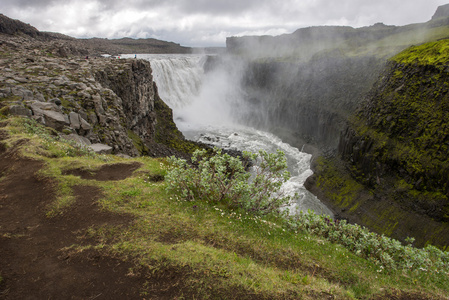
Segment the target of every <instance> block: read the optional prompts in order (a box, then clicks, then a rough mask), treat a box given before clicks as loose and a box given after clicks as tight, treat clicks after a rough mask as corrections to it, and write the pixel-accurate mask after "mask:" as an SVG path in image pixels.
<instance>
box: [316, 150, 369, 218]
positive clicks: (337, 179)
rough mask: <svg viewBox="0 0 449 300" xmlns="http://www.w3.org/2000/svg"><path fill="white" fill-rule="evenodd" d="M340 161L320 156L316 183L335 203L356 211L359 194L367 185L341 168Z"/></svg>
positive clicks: (317, 162) (317, 164)
mask: <svg viewBox="0 0 449 300" xmlns="http://www.w3.org/2000/svg"><path fill="white" fill-rule="evenodd" d="M340 167H341V166H338V162H337V161H335V160H328V159H325V158H323V157H319V158H318V159H317V161H316V173H317V175H318V178H317V181H316V185H317V186H318V187H320V188H321V189H322V190H323V191H325V193H326V197H327V198H329V199H330V200H331V201H332V202H333V204H334V205H336V206H338V207H339V208H345V209H346V208H348V209H349V210H350V211H355V210H356V209H357V207H358V206H359V205H360V202H359V199H358V196H359V194H360V192H362V191H363V190H364V189H365V187H364V186H363V185H361V184H360V183H358V182H357V181H355V180H354V179H353V178H352V177H351V176H350V175H349V174H348V173H345V172H342V171H341V170H340Z"/></svg>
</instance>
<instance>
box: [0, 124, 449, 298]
mask: <svg viewBox="0 0 449 300" xmlns="http://www.w3.org/2000/svg"><path fill="white" fill-rule="evenodd" d="M0 127H1V128H0V133H1V134H0V138H1V143H0V155H1V159H2V161H3V162H4V163H5V162H8V161H10V163H11V164H13V163H14V162H15V161H20V160H27V161H28V160H30V159H31V160H32V161H37V162H41V163H42V168H41V169H40V171H38V173H37V174H38V175H37V176H38V177H39V180H41V181H42V182H46V183H49V184H48V190H47V193H48V198H49V199H50V200H51V201H50V202H49V203H48V205H47V206H45V208H44V209H43V211H42V212H41V213H42V214H43V215H44V216H45V217H44V218H43V221H42V222H43V223H46V222H49V223H50V224H51V223H54V222H58V221H61V222H63V223H66V225H65V226H69V225H68V224H70V217H69V216H71V212H73V211H74V210H76V209H79V207H80V205H81V204H80V201H81V200H80V198H79V197H77V196H76V194H77V193H79V192H80V190H92V189H93V190H97V191H99V194H98V195H97V197H94V199H92V201H93V203H94V204H95V205H98V206H99V210H100V212H101V213H102V214H106V213H112V214H114V215H115V216H116V217H114V218H110V219H108V222H104V223H101V224H96V223H95V224H94V225H92V226H88V227H85V228H78V230H77V231H76V241H75V242H73V243H67V244H65V245H59V246H56V245H55V247H58V249H57V252H58V253H59V255H60V256H61V257H65V259H67V261H70V262H71V263H72V264H73V261H77V260H80V261H86V260H87V261H88V262H89V263H90V264H97V262H98V261H101V260H102V259H106V258H109V259H111V258H113V259H114V260H118V261H122V262H123V263H126V264H128V265H129V268H128V271H127V273H126V274H122V275H121V276H123V280H124V281H125V280H127V278H128V279H129V278H140V279H141V280H140V281H138V286H137V287H136V286H129V287H128V288H129V289H132V288H137V290H138V291H139V293H140V295H141V296H142V297H143V298H151V297H158V299H175V298H184V299H198V298H199V299H384V298H391V299H393V298H394V299H408V298H413V299H444V298H445V295H447V294H448V293H449V280H448V276H449V269H448V268H447V262H448V261H447V260H448V257H445V258H444V257H443V258H441V257H439V256H440V255H442V254H441V253H439V252H435V251H436V250H432V251H434V252H432V253H433V254H432V255H430V256H426V255H427V254H424V252H419V251H418V250H417V249H414V248H412V247H408V246H407V247H403V246H400V244H397V243H395V242H394V241H389V240H387V239H385V238H384V237H381V236H377V235H373V234H371V233H368V232H365V231H364V230H362V229H361V228H359V227H354V226H352V225H351V226H349V225H345V224H339V223H334V222H332V221H329V220H327V219H317V218H313V217H306V216H302V217H301V218H298V219H296V220H294V219H292V220H290V221H286V220H284V219H278V218H276V217H270V216H267V217H261V216H258V215H255V214H254V215H253V214H248V213H246V212H243V211H230V210H226V209H225V208H224V207H221V206H220V205H216V204H215V205H213V204H210V203H206V202H203V201H200V200H198V201H193V202H186V201H183V199H181V198H180V197H179V196H177V195H175V194H171V193H169V192H167V191H166V183H165V182H164V175H165V174H166V172H167V170H168V168H169V166H168V165H167V162H166V160H165V159H153V158H149V157H140V158H135V159H123V158H119V157H116V156H110V155H96V154H93V153H91V152H89V151H87V150H86V149H83V148H79V147H77V146H75V145H73V144H70V143H66V142H64V141H59V140H58V138H57V137H56V136H54V135H52V132H51V131H48V130H47V129H45V128H43V127H41V126H40V125H37V124H35V123H34V122H32V121H29V120H27V119H19V118H10V119H5V120H3V121H1V126H0ZM8 166H9V167H8ZM11 166H12V165H7V167H6V168H4V169H2V177H1V179H2V180H1V181H0V189H2V188H3V191H4V192H5V193H4V195H10V194H8V193H9V192H10V191H8V190H6V183H7V182H8V180H9V178H10V176H13V173H14V172H13V170H12V169H11V168H10V167H11ZM114 166H118V167H119V169H120V173H121V177H120V178H118V177H117V178H114V177H113V176H112V170H113V169H114ZM14 168H15V170H16V171H17V170H18V169H17V167H14ZM128 169H129V170H130V172H127V170H128ZM108 170H109V171H108ZM50 183H51V184H50ZM51 195H54V197H50V196H51ZM33 197H34V196H33ZM33 197H32V198H33ZM8 199H13V196H5V197H3V198H0V201H1V204H2V205H5V207H6V206H8V205H12V204H11V203H9V202H8ZM32 200H33V199H29V201H30V203H31V202H32ZM85 200H86V199H84V201H85ZM92 205H93V204H92ZM29 209H30V210H33V209H34V208H33V207H29ZM124 216H126V219H127V220H128V222H124V223H123V222H120V220H121V219H123V218H125V217H124ZM0 225H1V227H0V230H1V231H0V233H1V235H0V240H1V241H2V243H0V245H6V244H20V242H23V241H24V239H25V240H26V236H27V234H25V235H24V234H20V232H17V231H14V232H11V231H8V228H9V227H8V226H6V225H5V224H0ZM41 226H42V227H45V224H41ZM348 226H349V227H348ZM343 228H346V229H345V230H346V231H345V233H344V234H341V236H340V237H338V236H339V232H340V233H343ZM69 230H70V228H69ZM348 230H349V231H348ZM352 236H356V237H357V238H356V239H354V240H353V241H352V242H351V241H350V239H351V237H352ZM330 240H333V241H334V242H330ZM370 240H371V241H370ZM373 241H377V242H376V243H377V245H378V246H377V247H380V246H379V245H387V244H388V245H390V246H388V247H386V248H385V249H381V248H376V249H375V251H371V250H372V249H371V250H369V249H368V248H373V249H374V248H375V246H373V245H374V244H372V242H373ZM384 242H385V243H386V244H383V243H384ZM45 243H50V245H51V244H52V243H56V241H51V240H50V241H47V240H42V241H41V244H45ZM363 243H365V246H363V245H362V244H363ZM366 245H369V247H366ZM393 247H395V248H396V250H394V251H396V252H389V251H390V250H391V249H392V248H393ZM388 248H390V249H388ZM400 249H402V250H400ZM0 251H3V249H2V248H1V247H0ZM416 251H418V252H416ZM375 252H377V253H378V254H382V255H383V256H385V257H383V258H380V256H376V255H377V254H376V253H375ZM399 252H400V253H402V254H401V255H402V256H401V257H402V258H399V256H395V255H394V254H392V256H391V257H389V258H388V257H386V255H387V256H388V254H384V253H399ZM0 253H4V252H0ZM407 253H409V254H407ZM429 253H430V252H429ZM407 255H409V256H410V257H413V259H410V260H408V261H409V265H407V266H406V265H405V264H403V263H402V262H400V260H401V259H404V261H405V257H407ZM421 255H422V257H423V259H422V261H423V262H424V261H425V260H428V262H431V264H427V265H426V266H429V267H427V268H424V267H422V266H423V265H421V264H420V263H418V260H419V257H420V256H421ZM58 257H59V256H58ZM92 257H94V258H95V259H92ZM376 257H377V258H376ZM415 258H418V260H416V259H415ZM442 259H443V260H442ZM395 261H396V262H397V263H396V262H395ZM67 263H69V262H67ZM30 264H31V262H30ZM64 264H65V263H64ZM444 265H446V267H444ZM2 266H3V265H2V264H0V267H1V269H0V275H1V279H0V280H1V281H0V295H6V297H8V296H10V297H12V298H14V296H15V295H14V292H15V290H14V288H13V289H11V285H12V284H13V283H12V281H11V280H12V278H13V277H14V276H17V275H14V271H11V270H10V269H8V268H5V267H2ZM98 266H99V267H98V268H100V266H101V264H98ZM27 267H28V266H27V260H26V259H23V265H22V268H23V270H25V273H24V275H22V276H23V278H22V279H21V280H22V281H20V282H22V284H24V285H26V284H27V281H26V280H27V279H26V270H27ZM54 268H57V266H54ZM100 270H101V269H100ZM52 272H53V273H57V272H56V271H55V270H53V271H52ZM104 273H105V272H103V273H102V274H104ZM21 274H22V273H21ZM61 280H62V279H61ZM41 287H42V289H43V288H44V287H45V284H44V283H42V284H41ZM79 288H80V289H81V290H82V289H83V287H82V286H80V287H79ZM84 288H86V289H87V287H84ZM113 288H114V284H112V283H111V284H110V286H108V288H107V289H111V290H112V289H113ZM103 292H104V291H103ZM100 293H101V290H100ZM47 296H48V295H47ZM53 296H54V295H53Z"/></svg>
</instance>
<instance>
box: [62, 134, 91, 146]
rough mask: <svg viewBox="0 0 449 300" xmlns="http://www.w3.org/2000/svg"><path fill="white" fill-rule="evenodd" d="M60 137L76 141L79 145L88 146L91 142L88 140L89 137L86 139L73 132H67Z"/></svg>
mask: <svg viewBox="0 0 449 300" xmlns="http://www.w3.org/2000/svg"><path fill="white" fill-rule="evenodd" d="M61 138H62V139H64V140H69V141H74V142H75V143H77V144H78V145H80V146H85V147H89V146H90V145H92V143H91V142H90V141H89V139H87V138H85V137H83V136H79V135H77V134H74V133H72V134H68V135H61Z"/></svg>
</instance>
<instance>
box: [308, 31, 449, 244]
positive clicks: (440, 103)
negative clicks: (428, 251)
mask: <svg viewBox="0 0 449 300" xmlns="http://www.w3.org/2000/svg"><path fill="white" fill-rule="evenodd" d="M448 61H449V40H442V41H438V42H432V43H427V44H423V45H420V46H413V47H410V48H409V49H407V50H405V51H403V52H401V53H400V54H398V55H396V56H394V57H393V58H392V59H390V60H389V63H388V66H387V69H386V71H385V72H384V73H383V75H382V76H381V77H380V78H379V80H378V82H377V83H376V84H375V85H374V88H373V89H372V90H371V92H370V93H369V95H368V97H367V100H366V101H365V102H364V104H363V106H362V107H361V108H360V109H359V111H358V112H357V113H356V115H355V116H354V117H353V118H352V119H351V120H350V122H349V125H348V128H347V130H346V131H345V132H344V133H343V134H342V136H341V139H340V145H339V153H340V154H341V157H342V158H343V161H344V163H345V164H344V167H338V168H333V169H332V170H334V171H335V170H336V171H335V172H337V173H338V175H337V176H333V175H332V174H333V173H332V172H330V171H329V170H330V169H329V167H326V168H321V169H320V168H318V169H317V171H318V175H317V176H316V177H315V180H317V182H318V183H319V184H322V188H324V190H325V191H326V192H325V194H327V198H329V199H330V201H331V202H332V205H334V206H335V208H336V209H337V211H339V210H340V209H344V210H345V209H346V210H347V209H349V210H350V211H351V212H348V211H344V212H342V215H344V216H345V217H348V218H350V219H352V220H353V221H357V222H360V223H361V224H364V225H367V226H369V227H370V228H372V229H375V230H377V231H380V232H382V233H385V234H388V235H393V236H395V237H396V238H400V239H404V238H406V236H415V237H417V244H418V245H424V244H426V243H429V242H430V243H433V244H437V245H439V246H442V247H445V246H447V245H449V225H448V224H447V222H448V221H449V200H448V198H449V195H448V193H449V181H448V178H449V152H448V150H449V149H448V147H449V97H448V89H449V83H448V82H449V74H448V73H447V70H448ZM322 165H326V163H322ZM320 171H321V172H320ZM334 171H333V172H334ZM342 173H349V174H350V175H351V176H350V177H348V180H346V181H345V180H343V179H342V178H345V177H344V176H341V174H342ZM336 178H338V179H339V180H343V182H342V183H340V184H332V181H333V180H334V179H336ZM349 181H351V182H352V181H354V182H355V184H349V183H348V182H349ZM359 184H362V185H363V186H364V190H365V191H366V190H368V191H369V193H368V196H365V197H361V198H360V197H359V196H360V194H359V193H357V192H356V190H358V189H357V188H355V187H359ZM348 186H349V187H353V189H352V192H351V193H347V192H345V191H344V189H345V188H348ZM342 193H346V194H349V198H348V199H346V201H339V200H338V199H339V197H337V195H340V196H341V194H342ZM340 198H341V197H340Z"/></svg>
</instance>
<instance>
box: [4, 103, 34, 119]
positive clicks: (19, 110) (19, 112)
mask: <svg viewBox="0 0 449 300" xmlns="http://www.w3.org/2000/svg"><path fill="white" fill-rule="evenodd" d="M9 113H10V114H11V115H14V116H26V117H31V115H32V113H31V110H29V109H28V108H26V107H25V106H22V105H12V106H10V107H9Z"/></svg>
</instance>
